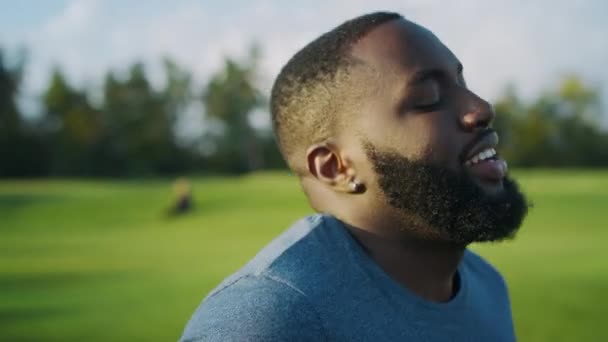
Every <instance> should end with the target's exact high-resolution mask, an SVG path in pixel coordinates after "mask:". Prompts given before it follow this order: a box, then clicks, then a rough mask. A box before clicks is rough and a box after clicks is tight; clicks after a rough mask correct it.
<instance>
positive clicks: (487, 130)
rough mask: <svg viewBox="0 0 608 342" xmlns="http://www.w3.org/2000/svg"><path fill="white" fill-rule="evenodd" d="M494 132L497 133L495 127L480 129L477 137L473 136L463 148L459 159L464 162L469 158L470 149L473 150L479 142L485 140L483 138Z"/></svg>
mask: <svg viewBox="0 0 608 342" xmlns="http://www.w3.org/2000/svg"><path fill="white" fill-rule="evenodd" d="M492 133H496V130H495V129H493V128H485V129H483V130H481V131H479V132H478V133H477V135H476V136H475V138H473V139H472V140H471V141H469V142H468V143H467V144H466V145H465V146H464V148H463V149H462V152H460V155H459V156H458V159H459V160H460V162H461V163H463V162H464V161H465V159H466V158H467V156H468V155H469V151H471V149H472V148H473V147H475V145H477V143H479V142H480V141H481V140H483V138H485V137H486V136H487V135H490V134H492Z"/></svg>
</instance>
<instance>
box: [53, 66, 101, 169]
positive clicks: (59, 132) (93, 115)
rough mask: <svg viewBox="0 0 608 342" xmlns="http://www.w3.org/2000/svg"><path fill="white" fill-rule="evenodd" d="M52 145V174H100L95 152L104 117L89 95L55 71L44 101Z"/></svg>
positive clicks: (59, 71) (57, 70)
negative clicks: (97, 172)
mask: <svg viewBox="0 0 608 342" xmlns="http://www.w3.org/2000/svg"><path fill="white" fill-rule="evenodd" d="M42 102H43V105H44V120H45V127H46V129H47V135H48V138H49V139H50V145H51V159H52V172H53V173H54V174H57V175H83V174H94V173H96V168H95V167H94V166H95V161H94V159H93V158H94V151H95V148H96V146H97V144H98V143H99V139H100V134H101V127H100V113H99V111H98V110H96V109H95V108H94V107H93V106H92V105H91V103H90V102H89V100H88V98H87V95H86V92H85V91H83V90H78V89H76V88H74V87H72V86H71V85H70V84H69V83H68V81H67V80H66V78H65V76H64V75H63V73H62V71H61V70H59V69H55V70H54V71H53V73H52V76H51V79H50V82H49V85H48V87H47V89H46V91H45V92H44V95H43V97H42Z"/></svg>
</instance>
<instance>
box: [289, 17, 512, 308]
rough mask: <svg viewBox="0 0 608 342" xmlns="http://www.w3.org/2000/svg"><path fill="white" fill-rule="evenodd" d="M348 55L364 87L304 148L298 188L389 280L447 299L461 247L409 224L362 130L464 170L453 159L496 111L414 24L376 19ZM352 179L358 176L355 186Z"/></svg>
mask: <svg viewBox="0 0 608 342" xmlns="http://www.w3.org/2000/svg"><path fill="white" fill-rule="evenodd" d="M353 55H354V56H355V57H356V58H358V59H360V60H362V61H363V62H364V66H362V67H359V68H358V69H357V70H355V71H353V72H354V73H355V74H356V76H355V77H358V78H360V79H361V80H362V82H364V83H362V85H361V86H362V87H369V89H370V92H369V95H368V96H366V97H365V98H364V99H362V100H361V101H360V102H361V103H360V105H359V106H357V109H356V113H354V115H352V116H351V118H350V119H349V120H350V122H349V125H348V129H343V130H341V131H340V132H339V133H338V134H336V135H335V136H334V137H332V138H330V139H327V140H326V141H325V142H323V143H321V144H317V145H314V146H310V147H309V148H308V150H307V159H306V165H305V167H304V168H305V169H307V170H308V172H307V173H306V174H304V175H303V176H302V178H301V180H302V186H303V188H304V190H305V192H306V193H307V195H308V197H309V199H310V202H311V204H312V206H313V207H314V208H315V209H316V210H318V211H320V212H326V213H331V214H332V215H334V216H336V217H337V218H338V219H340V220H341V221H343V222H344V223H345V224H346V225H347V227H348V228H349V230H350V232H351V233H352V234H353V236H354V237H355V238H356V239H357V240H358V241H359V242H360V243H361V244H362V245H363V246H364V248H365V249H366V250H367V252H368V253H369V255H370V256H371V257H372V258H373V259H374V260H375V261H376V262H377V263H378V264H379V265H380V267H382V268H383V269H384V270H385V271H386V272H387V273H388V274H389V275H390V276H391V277H392V278H393V279H395V280H396V281H397V282H399V283H401V284H402V285H404V286H406V287H407V288H409V289H410V290H412V291H413V292H414V293H416V294H418V295H419V296H421V297H423V298H425V299H428V300H431V301H435V302H445V301H448V300H449V299H450V298H452V297H453V295H454V293H455V290H456V284H457V282H456V281H455V279H456V278H455V275H456V271H457V266H458V264H459V262H460V260H461V258H462V256H463V253H464V250H465V247H466V246H464V245H458V244H455V243H453V242H450V241H443V240H441V239H439V238H437V239H435V238H433V237H429V236H425V237H421V236H417V235H416V234H415V233H414V232H413V231H412V229H408V226H412V225H413V222H412V221H411V220H412V219H411V218H407V217H405V216H404V215H403V213H401V212H399V210H397V209H395V208H393V207H391V206H390V205H389V204H388V203H387V202H386V200H385V197H384V195H383V193H382V191H381V189H380V188H379V186H378V182H377V175H376V174H375V172H374V170H373V165H372V164H371V162H370V160H369V159H368V158H367V156H366V154H365V151H364V150H363V147H362V144H361V132H364V135H365V137H366V139H368V140H369V141H370V142H371V143H373V144H374V145H375V146H377V147H378V148H382V149H390V150H393V151H396V152H398V153H400V154H401V155H403V156H405V157H408V158H411V159H412V160H417V159H426V160H431V161H432V162H434V163H436V164H438V165H442V166H445V167H448V168H451V169H453V170H461V169H463V168H464V169H465V170H467V169H466V168H467V166H465V165H464V164H463V163H462V160H461V159H460V157H461V155H462V153H464V152H466V151H465V150H466V148H467V146H469V145H470V144H471V142H473V141H474V140H475V139H476V137H478V136H479V132H480V131H481V130H485V129H487V128H488V127H489V125H491V123H492V121H493V119H494V116H495V114H494V112H493V110H492V107H491V105H490V104H488V102H486V101H485V100H483V99H481V98H480V97H478V96H477V95H475V94H474V93H473V92H471V91H470V90H469V89H468V88H467V87H466V84H465V82H464V79H463V75H462V65H461V64H460V62H459V61H458V59H457V58H456V57H455V56H454V54H453V53H452V52H451V51H450V50H449V49H448V48H447V47H446V46H445V45H443V44H442V43H441V42H440V41H439V40H438V39H437V38H436V37H435V36H434V35H433V34H432V33H431V32H430V31H428V30H426V29H425V28H423V27H421V26H418V25H416V24H414V23H411V22H409V21H406V20H395V21H391V22H388V23H385V24H382V25H380V26H379V27H377V28H376V29H374V30H373V31H372V32H370V33H369V34H367V35H366V36H365V37H364V38H363V39H361V41H359V42H358V43H357V44H356V45H355V46H354V48H353ZM463 151H464V152H463ZM472 178H473V179H474V180H475V182H476V183H477V184H478V185H479V186H481V187H482V188H483V189H484V190H485V191H487V192H488V193H496V192H500V191H502V187H503V185H502V181H501V180H488V179H484V178H481V177H478V176H476V175H475V174H472ZM352 181H356V182H357V183H359V184H360V186H359V187H358V188H357V189H355V190H353V189H352V188H351V186H350V185H349V183H350V182H352ZM417 223H418V224H420V222H417Z"/></svg>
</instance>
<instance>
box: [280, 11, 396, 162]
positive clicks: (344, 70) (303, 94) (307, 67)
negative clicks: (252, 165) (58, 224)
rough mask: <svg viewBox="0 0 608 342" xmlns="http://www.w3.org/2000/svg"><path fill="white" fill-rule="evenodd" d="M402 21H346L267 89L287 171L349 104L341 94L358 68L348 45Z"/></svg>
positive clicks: (375, 16)
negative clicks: (295, 156)
mask: <svg viewBox="0 0 608 342" xmlns="http://www.w3.org/2000/svg"><path fill="white" fill-rule="evenodd" d="M402 18H403V17H402V16H401V15H400V14H398V13H393V12H375V13H370V14H366V15H362V16H359V17H357V18H354V19H351V20H348V21H346V22H344V23H343V24H341V25H339V26H338V27H336V28H334V29H333V30H331V31H329V32H327V33H325V34H323V35H321V36H320V37H318V38H317V39H315V40H314V41H312V42H311V43H309V44H308V45H306V46H305V47H304V48H302V49H301V50H300V51H298V52H297V53H296V54H295V55H294V56H293V57H292V58H291V59H290V60H289V61H288V62H287V64H286V65H285V66H284V67H283V69H282V70H281V72H280V73H279V75H278V76H277V78H276V80H275V82H274V85H273V87H272V92H271V98H270V110H271V113H272V124H273V128H274V132H275V136H276V140H277V144H278V145H279V149H280V150H281V153H282V154H283V158H284V159H285V161H286V162H287V164H288V165H289V166H290V167H291V168H292V169H294V166H295V165H294V161H293V157H294V154H295V155H297V154H298V152H302V150H303V149H304V148H307V147H308V146H310V145H312V144H315V143H318V142H321V141H323V140H324V139H327V138H328V137H329V136H331V134H332V133H334V132H335V129H336V128H337V127H336V126H337V121H338V120H337V117H338V114H339V113H340V112H341V111H342V110H343V107H344V106H343V105H344V104H345V103H346V102H345V101H349V100H352V99H349V98H348V95H349V94H347V93H346V92H348V90H349V86H350V83H351V82H349V74H350V70H351V67H352V66H353V65H355V64H357V60H356V59H355V58H353V57H352V55H351V51H352V47H353V45H354V44H355V43H357V42H358V41H359V40H360V39H361V38H363V37H364V36H365V35H366V34H367V33H369V32H370V31H371V30H373V29H374V28H376V27H377V26H379V25H381V24H383V23H386V22H388V21H392V20H397V19H402ZM359 86H361V85H359Z"/></svg>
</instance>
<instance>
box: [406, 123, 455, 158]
mask: <svg viewBox="0 0 608 342" xmlns="http://www.w3.org/2000/svg"><path fill="white" fill-rule="evenodd" d="M426 115H427V117H425V118H415V119H413V120H410V121H411V122H410V124H409V125H408V131H409V132H410V133H409V135H410V136H411V137H412V138H413V139H412V140H410V141H409V143H410V144H411V146H412V147H414V150H413V154H412V155H411V158H414V159H423V160H428V161H431V162H433V163H436V164H438V165H442V166H445V167H449V168H452V169H457V168H458V167H459V163H458V156H459V154H460V148H459V146H460V145H459V143H458V141H457V134H456V130H455V127H453V125H451V124H450V123H449V122H448V121H447V120H441V117H440V115H441V113H430V114H426ZM408 140H409V139H408Z"/></svg>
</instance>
